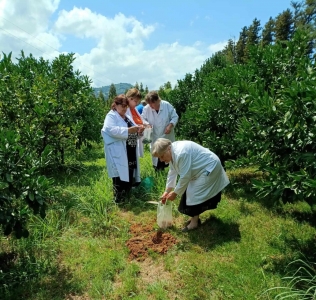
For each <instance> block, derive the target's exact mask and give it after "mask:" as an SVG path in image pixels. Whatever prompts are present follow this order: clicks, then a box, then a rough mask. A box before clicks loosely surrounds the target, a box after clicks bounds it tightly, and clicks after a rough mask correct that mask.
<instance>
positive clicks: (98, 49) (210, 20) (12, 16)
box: [0, 0, 291, 90]
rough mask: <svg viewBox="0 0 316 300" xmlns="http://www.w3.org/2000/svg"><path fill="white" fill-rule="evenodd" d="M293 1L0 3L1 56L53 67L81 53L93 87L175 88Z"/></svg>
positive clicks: (80, 66)
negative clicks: (64, 57)
mask: <svg viewBox="0 0 316 300" xmlns="http://www.w3.org/2000/svg"><path fill="white" fill-rule="evenodd" d="M290 3H291V0H159V1H152V0H89V1H88V0H76V1H75V0H0V48H1V49H0V50H1V52H0V53H1V54H0V55H2V53H5V54H9V53H10V52H12V57H13V58H14V59H15V58H19V57H20V55H21V50H23V51H24V53H25V55H29V54H30V53H32V55H33V56H34V57H37V58H39V57H43V58H44V59H46V60H49V61H52V60H53V59H54V58H55V57H57V56H58V55H60V54H62V53H64V54H65V53H74V54H75V57H76V59H75V61H74V63H73V66H74V69H75V70H79V71H80V72H81V74H83V75H87V76H88V77H89V78H90V79H91V81H92V86H93V87H101V86H105V85H110V84H111V83H114V84H116V83H130V84H132V85H134V84H135V83H136V82H138V83H142V84H143V86H144V87H145V86H147V87H148V89H149V90H154V89H158V88H159V87H160V86H162V85H163V84H164V83H166V82H168V81H169V82H171V84H172V86H173V87H174V85H175V84H176V83H177V80H181V79H183V78H184V76H185V74H187V73H193V72H194V71H195V70H196V69H200V67H201V66H202V65H203V63H204V62H205V60H206V59H208V58H210V57H211V56H212V55H213V54H214V53H216V52H217V51H220V50H222V49H223V48H224V47H225V45H226V44H227V41H228V40H229V39H233V40H235V41H236V42H237V41H238V38H239V34H240V32H241V30H242V28H243V27H244V26H247V27H248V26H250V25H251V24H252V21H253V20H254V19H255V18H257V19H258V20H259V21H260V22H261V26H262V27H264V25H265V24H266V23H267V21H268V20H269V18H270V17H272V18H275V17H276V16H277V15H278V14H280V13H282V12H283V11H284V10H286V9H288V8H290V9H291V4H290Z"/></svg>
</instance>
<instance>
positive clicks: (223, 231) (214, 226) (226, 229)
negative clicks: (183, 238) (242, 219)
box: [188, 217, 241, 250]
mask: <svg viewBox="0 0 316 300" xmlns="http://www.w3.org/2000/svg"><path fill="white" fill-rule="evenodd" d="M188 237H189V239H190V241H191V242H192V243H194V244H197V245H199V246H200V247H202V248H204V249H205V250H210V249H212V248H214V247H216V246H219V245H221V244H224V243H227V242H232V241H233V242H239V241H240V239H241V235H240V231H239V225H238V224H237V223H225V222H223V221H222V220H220V219H218V218H215V217H211V218H209V219H207V220H206V221H204V222H202V225H200V226H199V228H197V229H196V230H192V231H189V232H188Z"/></svg>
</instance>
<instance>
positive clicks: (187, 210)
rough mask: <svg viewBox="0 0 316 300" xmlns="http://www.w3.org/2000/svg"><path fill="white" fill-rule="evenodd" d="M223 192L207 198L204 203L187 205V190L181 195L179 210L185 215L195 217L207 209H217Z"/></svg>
mask: <svg viewBox="0 0 316 300" xmlns="http://www.w3.org/2000/svg"><path fill="white" fill-rule="evenodd" d="M221 197H222V192H219V193H218V194H217V195H216V196H214V197H212V198H210V199H208V200H206V201H205V202H203V203H200V204H197V205H187V203H186V202H187V194H186V191H185V192H184V194H183V195H182V196H181V200H180V203H179V207H178V211H179V212H180V213H182V214H184V215H187V216H190V217H194V216H197V215H199V214H201V213H202V212H204V211H206V210H210V209H215V208H216V207H217V205H218V203H219V202H220V201H221Z"/></svg>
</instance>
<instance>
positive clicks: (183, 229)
mask: <svg viewBox="0 0 316 300" xmlns="http://www.w3.org/2000/svg"><path fill="white" fill-rule="evenodd" d="M190 222H191V221H188V222H187V224H186V226H185V227H184V228H182V230H181V231H182V232H188V231H191V230H194V229H197V228H199V227H200V225H201V224H202V223H201V220H200V219H199V220H198V226H196V227H194V228H191V229H190V228H189V227H188V225H189V224H190Z"/></svg>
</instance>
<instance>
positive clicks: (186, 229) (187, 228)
mask: <svg viewBox="0 0 316 300" xmlns="http://www.w3.org/2000/svg"><path fill="white" fill-rule="evenodd" d="M197 228H199V226H196V227H194V228H191V229H190V228H189V227H188V226H185V227H184V228H182V230H181V231H182V232H188V231H191V230H194V229H197Z"/></svg>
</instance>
